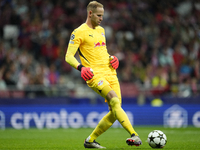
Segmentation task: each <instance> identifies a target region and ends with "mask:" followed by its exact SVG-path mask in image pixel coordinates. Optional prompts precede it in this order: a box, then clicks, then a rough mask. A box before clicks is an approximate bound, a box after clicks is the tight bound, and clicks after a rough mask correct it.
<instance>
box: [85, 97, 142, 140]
mask: <svg viewBox="0 0 200 150" xmlns="http://www.w3.org/2000/svg"><path fill="white" fill-rule="evenodd" d="M110 106H111V107H112V111H109V112H108V114H106V115H105V116H104V117H103V118H102V119H101V121H100V122H99V123H98V125H97V126H96V128H95V129H94V130H93V132H92V133H91V134H90V136H89V137H88V138H87V139H86V141H87V142H93V141H94V140H95V139H96V138H97V137H98V136H100V135H101V134H102V133H104V132H105V131H106V130H107V129H108V128H110V127H111V126H112V124H113V123H114V122H115V120H116V119H117V120H118V121H119V122H120V124H121V125H122V126H123V128H124V129H126V130H127V131H128V132H129V133H130V135H132V134H135V135H136V136H138V134H137V133H136V132H135V130H134V129H133V126H132V125H131V123H130V121H129V118H128V116H127V115H126V113H125V112H124V110H123V109H122V108H121V104H120V102H119V99H118V98H117V97H113V98H112V99H111V100H110Z"/></svg>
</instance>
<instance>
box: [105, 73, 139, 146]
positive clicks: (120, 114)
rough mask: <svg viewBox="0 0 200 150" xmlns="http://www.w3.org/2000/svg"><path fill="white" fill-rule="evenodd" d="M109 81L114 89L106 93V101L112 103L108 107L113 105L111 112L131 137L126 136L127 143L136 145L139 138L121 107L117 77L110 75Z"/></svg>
mask: <svg viewBox="0 0 200 150" xmlns="http://www.w3.org/2000/svg"><path fill="white" fill-rule="evenodd" d="M109 81H111V82H110V86H111V87H112V89H113V90H114V91H110V92H109V93H107V97H106V98H107V99H108V100H109V101H108V103H110V102H111V104H109V105H112V106H110V107H111V108H112V109H113V107H114V110H112V113H113V114H114V115H116V118H117V120H118V121H119V122H120V123H121V125H122V126H123V127H124V129H126V130H127V131H128V132H129V133H130V135H131V138H128V139H127V140H126V142H127V144H128V145H136V146H138V145H140V144H141V140H140V138H139V137H138V134H137V133H136V132H135V130H134V129H133V126H132V125H131V123H130V121H129V118H128V116H127V114H126V113H125V112H124V110H123V109H122V108H121V103H122V100H121V91H120V85H119V82H118V79H117V77H116V76H113V77H111V79H109ZM115 93H116V94H115ZM116 95H117V96H116ZM117 98H118V99H119V100H118V99H117ZM119 101H120V103H119ZM113 103H114V104H113Z"/></svg>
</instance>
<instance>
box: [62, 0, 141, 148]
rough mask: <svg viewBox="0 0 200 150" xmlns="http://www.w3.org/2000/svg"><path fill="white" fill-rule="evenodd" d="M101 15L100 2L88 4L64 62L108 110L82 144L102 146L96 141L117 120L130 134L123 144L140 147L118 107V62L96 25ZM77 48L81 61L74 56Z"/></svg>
mask: <svg viewBox="0 0 200 150" xmlns="http://www.w3.org/2000/svg"><path fill="white" fill-rule="evenodd" d="M103 15H104V8H103V5H102V4H101V3H98V2H96V1H92V2H90V3H89V4H88V6H87V19H86V22H85V23H83V24H82V25H80V26H79V27H78V28H77V29H75V30H74V31H73V32H72V34H71V37H70V41H69V44H68V49H67V53H66V56H65V60H66V62H67V63H69V64H70V65H71V66H72V67H74V68H75V69H77V70H79V71H80V72H81V77H82V78H83V79H84V80H85V81H86V83H87V85H88V86H89V87H90V88H91V89H93V90H94V91H95V92H97V93H98V94H99V95H101V96H102V97H104V98H105V99H106V101H107V103H108V106H109V110H110V111H109V112H108V114H106V115H105V116H104V117H103V118H102V120H101V121H100V122H99V123H98V125H97V126H96V128H95V129H94V130H93V132H92V133H91V134H90V135H89V137H88V138H87V139H86V140H85V142H84V146H85V148H105V147H103V146H101V145H100V144H99V143H98V142H96V141H95V140H96V139H97V137H98V136H100V135H101V134H102V133H103V132H105V131H106V130H107V129H108V128H109V127H111V126H112V124H113V123H114V122H115V121H116V120H118V121H119V122H120V124H121V125H122V126H123V128H124V129H126V130H127V131H128V133H129V134H130V136H131V137H130V138H127V139H126V143H127V144H128V145H135V146H139V145H141V144H142V142H141V140H140V138H139V136H138V134H137V133H136V132H135V130H134V129H133V127H132V125H131V123H130V121H129V119H128V117H127V115H126V113H125V112H124V110H123V109H122V108H121V103H122V102H121V92H120V85H119V81H118V78H117V75H116V69H117V68H118V66H119V61H118V59H117V57H115V56H110V55H109V54H108V51H107V48H106V38H105V31H104V28H102V27H101V26H99V25H100V23H101V21H102V20H103ZM77 51H78V52H79V56H80V60H81V63H79V62H78V61H77V59H76V58H75V57H74V55H75V54H76V52H77Z"/></svg>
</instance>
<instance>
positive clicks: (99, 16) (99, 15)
mask: <svg viewBox="0 0 200 150" xmlns="http://www.w3.org/2000/svg"><path fill="white" fill-rule="evenodd" d="M103 15H104V9H103V8H101V7H97V9H96V11H95V12H91V23H92V26H93V27H96V26H98V25H100V23H101V21H102V20H103Z"/></svg>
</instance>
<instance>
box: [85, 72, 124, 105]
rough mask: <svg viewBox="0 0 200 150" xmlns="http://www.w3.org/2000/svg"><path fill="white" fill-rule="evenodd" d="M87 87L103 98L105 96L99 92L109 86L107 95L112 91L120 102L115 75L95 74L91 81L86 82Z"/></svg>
mask: <svg viewBox="0 0 200 150" xmlns="http://www.w3.org/2000/svg"><path fill="white" fill-rule="evenodd" d="M87 85H88V86H89V87H90V88H91V89H92V90H94V91H95V92H96V93H98V94H99V95H101V96H102V97H104V98H106V97H105V96H106V95H103V94H102V93H101V91H102V89H103V88H104V87H106V86H110V87H111V89H110V88H109V89H108V91H107V93H109V92H110V91H111V90H114V91H115V93H116V94H117V96H118V98H119V100H120V102H121V90H120V85H119V81H118V78H117V76H116V75H105V74H95V75H94V76H93V78H92V79H91V80H88V81H87Z"/></svg>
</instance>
